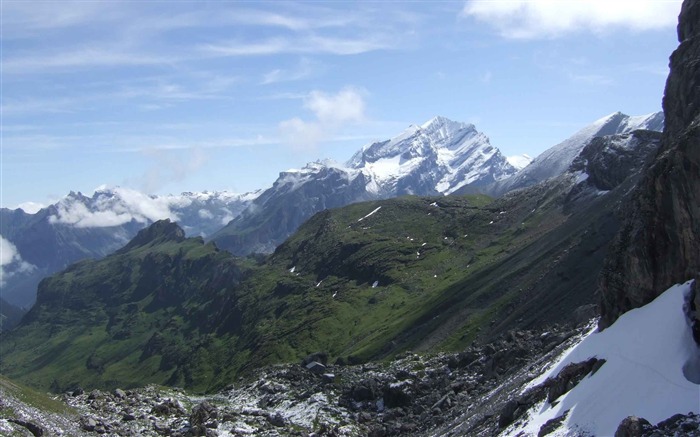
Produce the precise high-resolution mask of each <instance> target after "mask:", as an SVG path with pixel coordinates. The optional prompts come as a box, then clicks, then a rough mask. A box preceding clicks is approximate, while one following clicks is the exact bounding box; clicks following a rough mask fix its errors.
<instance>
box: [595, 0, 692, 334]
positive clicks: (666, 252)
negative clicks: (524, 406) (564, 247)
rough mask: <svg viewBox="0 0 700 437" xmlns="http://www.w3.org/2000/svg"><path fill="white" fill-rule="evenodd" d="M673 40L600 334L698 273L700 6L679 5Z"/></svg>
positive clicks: (607, 282) (604, 280)
mask: <svg viewBox="0 0 700 437" xmlns="http://www.w3.org/2000/svg"><path fill="white" fill-rule="evenodd" d="M678 38H679V41H680V45H679V47H678V49H676V51H675V52H674V53H673V54H672V55H671V60H670V67H671V71H670V74H669V77H668V80H667V82H666V91H665V95H664V100H663V109H664V114H665V118H666V125H665V128H664V132H663V138H662V145H661V148H660V149H659V152H658V154H657V156H656V159H655V160H654V161H653V163H652V165H651V166H650V167H649V168H648V169H647V170H646V173H645V175H644V177H643V178H642V180H641V181H640V182H639V185H638V186H637V188H636V193H635V194H634V195H633V197H632V199H631V201H630V202H629V204H628V205H627V206H626V207H625V208H623V209H622V211H623V213H624V214H625V216H626V217H625V221H624V223H623V225H622V228H621V230H620V233H619V234H618V236H617V237H616V240H615V241H614V243H613V245H612V246H611V249H610V252H609V254H608V259H607V261H606V265H605V267H604V269H603V273H602V275H601V280H600V303H601V320H600V327H601V328H605V327H607V326H609V325H610V324H612V323H613V322H614V321H615V320H616V319H617V318H618V317H619V316H620V315H621V314H622V313H624V312H625V311H627V310H629V309H632V308H636V307H639V306H642V305H644V304H646V303H648V302H650V301H651V300H653V299H654V298H655V297H656V296H658V295H659V294H660V293H662V292H663V291H664V290H666V289H667V288H668V287H669V286H671V285H673V284H675V283H679V282H683V281H686V280H687V279H689V278H693V277H696V275H697V274H698V271H699V270H700V237H699V235H700V0H686V1H685V2H684V3H683V7H682V9H681V14H680V16H679V25H678Z"/></svg>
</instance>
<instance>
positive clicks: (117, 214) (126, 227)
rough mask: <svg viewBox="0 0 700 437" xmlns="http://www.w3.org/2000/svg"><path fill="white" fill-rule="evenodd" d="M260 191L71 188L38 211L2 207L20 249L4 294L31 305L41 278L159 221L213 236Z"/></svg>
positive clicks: (6, 230)
mask: <svg viewBox="0 0 700 437" xmlns="http://www.w3.org/2000/svg"><path fill="white" fill-rule="evenodd" d="M256 195H257V194H256V193H249V194H233V193H228V192H212V193H209V192H204V193H183V194H181V195H175V196H173V195H169V196H148V195H145V194H143V193H140V192H138V191H135V190H131V189H127V188H119V187H117V188H99V189H97V190H96V191H95V192H94V194H93V195H92V196H91V197H88V196H85V195H83V194H82V193H79V192H78V193H74V192H71V193H69V194H68V195H67V196H66V197H64V198H63V199H61V200H59V201H58V202H56V203H55V204H53V205H50V206H48V207H46V208H43V209H41V210H39V211H37V212H36V213H34V214H27V213H26V212H24V211H23V210H22V209H14V210H11V209H7V208H3V209H2V210H0V214H1V217H2V223H1V224H0V236H1V237H2V238H3V239H4V240H5V241H7V242H9V244H10V245H11V246H10V247H12V248H13V249H12V250H13V252H16V253H15V254H14V255H15V259H14V261H13V262H12V263H8V264H6V265H3V266H2V268H3V274H4V279H5V284H3V287H2V291H1V293H0V295H1V296H2V297H3V298H4V299H6V300H7V301H8V302H10V303H12V304H14V305H17V306H20V307H27V306H29V305H31V304H32V303H33V302H34V297H35V294H36V286H37V284H38V283H39V281H40V280H41V279H42V278H44V277H46V276H48V275H50V274H52V273H55V272H57V271H59V270H61V269H63V268H65V267H66V266H68V265H69V264H71V263H73V262H76V261H78V260H81V259H85V258H101V257H103V256H105V255H107V254H109V253H112V252H113V251H114V250H116V249H118V248H120V247H122V246H123V245H124V244H125V243H126V242H128V241H129V240H130V239H131V238H132V237H133V236H134V235H136V233H137V232H138V231H139V230H140V229H142V228H144V227H145V226H147V225H149V224H150V223H153V222H154V221H156V220H160V219H164V218H170V219H173V220H177V221H178V222H180V224H181V225H182V228H183V229H184V230H185V232H186V233H187V234H188V235H195V236H196V235H199V236H204V235H209V234H211V233H212V232H214V231H215V230H217V229H219V228H221V226H223V225H224V224H225V223H227V222H228V221H230V220H231V219H232V218H233V217H235V216H236V215H238V214H239V213H240V212H241V211H242V210H243V209H244V208H245V207H246V206H247V205H248V204H249V203H250V201H251V200H252V199H254V198H255V196H256Z"/></svg>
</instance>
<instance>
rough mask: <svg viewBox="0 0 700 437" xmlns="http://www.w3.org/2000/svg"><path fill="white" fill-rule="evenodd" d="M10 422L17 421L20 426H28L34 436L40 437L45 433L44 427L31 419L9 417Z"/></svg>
mask: <svg viewBox="0 0 700 437" xmlns="http://www.w3.org/2000/svg"><path fill="white" fill-rule="evenodd" d="M8 422H12V423H15V424H17V425H19V426H23V427H25V428H27V430H28V431H29V432H31V433H32V435H34V437H40V436H43V435H45V431H44V428H42V427H41V426H39V425H37V424H36V423H34V422H29V421H26V420H21V419H8Z"/></svg>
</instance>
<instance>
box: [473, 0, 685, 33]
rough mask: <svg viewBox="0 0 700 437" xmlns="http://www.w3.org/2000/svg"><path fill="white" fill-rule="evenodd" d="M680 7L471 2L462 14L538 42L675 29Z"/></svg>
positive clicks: (650, 1)
mask: <svg viewBox="0 0 700 437" xmlns="http://www.w3.org/2000/svg"><path fill="white" fill-rule="evenodd" d="M680 5H681V2H680V0H679V1H675V0H672V1H659V0H615V1H610V0H570V1H569V0H567V1H562V0H512V1H483V0H469V1H467V3H466V4H465V5H464V8H463V10H462V15H464V16H467V17H474V18H476V19H478V20H480V21H483V22H486V23H488V24H490V25H492V26H494V27H495V28H496V29H498V31H499V33H500V34H501V35H502V36H504V37H507V38H518V39H535V38H551V37H556V36H559V35H562V34H566V33H570V32H577V31H591V32H594V33H600V32H602V31H605V30H607V29H610V28H624V29H631V30H637V31H640V30H652V29H659V28H666V27H673V26H675V25H676V23H677V21H678V13H679V11H680Z"/></svg>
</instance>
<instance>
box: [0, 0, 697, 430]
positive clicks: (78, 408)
mask: <svg viewBox="0 0 700 437" xmlns="http://www.w3.org/2000/svg"><path fill="white" fill-rule="evenodd" d="M679 20H680V21H679V26H678V36H679V41H680V42H681V44H680V46H679V48H678V49H677V50H676V51H675V52H674V54H673V55H672V57H671V65H670V66H671V69H670V75H669V79H668V82H667V86H666V90H665V97H664V105H663V106H664V115H665V119H664V120H663V123H664V126H663V132H658V131H656V130H654V129H660V123H661V122H662V121H661V119H660V116H659V115H651V116H645V117H628V116H624V115H622V114H613V115H611V116H609V117H605V118H604V119H601V120H599V121H598V122H596V123H594V125H592V126H591V127H589V128H586V129H584V130H582V131H580V132H579V133H578V134H577V136H575V137H576V138H577V139H576V140H575V141H574V140H571V141H565V142H563V143H561V144H559V145H557V146H555V147H553V148H552V149H550V150H548V151H547V152H545V153H544V154H543V155H544V156H541V157H538V158H536V159H535V160H533V162H532V163H530V164H529V165H527V166H525V167H524V168H523V169H522V170H520V171H517V170H516V169H515V168H514V167H513V166H512V165H511V164H509V163H508V159H507V158H504V157H503V156H502V155H501V154H500V153H498V151H497V150H494V149H493V148H492V147H491V146H490V145H489V144H488V141H485V140H484V137H483V136H482V135H481V134H479V133H478V132H476V131H475V129H474V128H473V126H470V125H463V124H459V123H454V122H449V121H448V120H445V119H440V118H436V119H433V120H431V121H430V122H429V123H427V124H425V125H423V126H421V127H411V128H409V129H408V130H407V131H405V132H404V133H403V134H402V135H400V136H398V137H397V138H395V139H394V140H389V141H386V142H382V143H375V144H372V145H369V146H367V147H365V148H363V149H362V150H361V151H359V152H358V153H357V154H355V155H354V156H353V158H352V159H351V160H350V161H348V163H346V164H344V165H338V164H333V163H327V162H319V163H314V164H312V165H309V166H307V167H306V168H305V169H303V170H301V171H289V172H284V173H282V174H281V175H280V179H278V181H277V182H276V183H275V185H273V187H272V188H271V189H269V190H266V191H264V192H261V193H259V195H257V197H255V198H254V199H249V200H246V201H249V203H248V204H247V206H245V208H244V209H243V211H242V212H241V213H240V215H239V216H238V217H237V218H234V219H233V220H232V221H230V222H229V223H228V225H227V226H226V227H225V228H224V230H226V231H227V232H223V231H217V232H215V233H213V234H212V235H211V236H208V237H207V238H208V239H210V240H209V241H207V240H205V238H203V237H202V236H194V237H189V238H188V237H187V235H186V231H185V229H183V227H181V226H179V225H178V224H176V223H174V222H173V220H171V218H165V219H163V220H157V221H154V222H153V223H152V224H147V223H148V222H149V221H150V219H149V220H145V222H146V223H141V222H139V220H133V219H132V221H131V222H129V223H134V224H141V225H142V226H145V227H143V228H142V229H140V230H138V231H137V233H136V234H135V236H134V237H133V238H131V239H130V240H129V241H128V242H126V243H125V244H123V245H122V246H121V247H120V248H119V249H117V250H116V251H114V252H112V253H111V254H107V255H106V256H104V257H103V258H101V259H91V260H83V261H80V262H77V263H74V264H72V265H70V266H69V267H67V268H65V269H64V270H62V271H61V272H59V273H56V274H54V275H52V276H50V277H49V278H46V279H44V280H43V281H41V283H40V284H39V287H38V293H37V299H36V304H35V305H34V306H33V307H32V308H31V309H30V310H29V311H28V313H27V314H26V315H24V316H23V317H22V320H21V322H20V323H19V324H18V325H17V326H16V327H14V328H12V329H9V330H3V332H2V333H0V374H2V376H1V377H0V394H1V395H2V408H0V433H7V434H19V433H25V434H26V433H27V432H30V433H31V434H33V435H42V434H45V433H49V432H51V433H56V434H69V435H93V434H94V433H100V434H115V435H153V436H155V435H191V436H196V435H208V436H214V435H239V434H253V435H304V434H311V433H314V434H316V435H372V436H388V435H412V436H413V435H424V436H448V435H449V436H454V435H474V436H476V435H493V436H499V437H510V436H538V437H539V436H546V435H558V436H573V435H606V436H607V435H616V436H644V437H651V436H659V435H689V436H696V435H700V404H698V399H700V346H698V345H699V344H700V315H699V314H698V311H697V309H698V308H700V293H699V292H698V286H697V282H696V281H697V279H698V269H699V268H700V242H699V241H698V235H700V211H698V193H699V192H700V191H699V190H698V187H699V186H700V180H699V178H700V152H699V151H700V147H698V146H700V144H698V142H699V139H700V135H699V131H698V130H699V129H700V128H699V126H700V115H699V114H700V112H699V111H700V109H699V108H700V104H698V102H700V95H699V94H698V92H697V90H698V89H700V87H698V82H699V80H700V79H698V78H700V74H699V73H700V62H699V60H700V27H699V26H698V23H700V1H698V0H685V1H684V3H683V7H682V10H681V15H680V18H679ZM640 128H645V129H640ZM448 133H449V135H448ZM601 133H604V135H602V134H601ZM599 134H600V135H599ZM456 150H460V151H466V150H469V151H470V153H469V156H467V157H458V156H457V155H459V154H461V152H460V153H459V154H455V153H454V152H455V151H456ZM466 161H470V162H471V164H469V165H463V164H464V163H465V162H466ZM474 168H476V169H477V170H478V169H488V170H486V171H483V172H480V171H477V170H474ZM418 169H420V170H418ZM472 170H474V171H472ZM324 181H327V182H324ZM349 187H352V188H349ZM504 187H505V188H504ZM333 190H335V191H333ZM420 190H428V191H429V192H427V194H428V195H417V194H420ZM500 190H502V191H503V193H502V194H501V195H499V196H496V197H491V196H489V195H486V194H484V193H497V192H499V191H500ZM462 191H466V192H469V194H464V195H459V194H458V193H460V192H462ZM447 192H449V195H444V193H447ZM329 193H330V194H329ZM387 193H393V194H387ZM334 194H335V195H336V196H337V197H341V198H342V199H344V200H346V201H347V202H348V204H347V205H345V206H339V207H337V208H329V207H328V203H330V202H332V201H333V198H334ZM385 194H387V195H388V198H381V196H384V195H385ZM363 196H370V197H369V198H364V197H363ZM371 196H377V197H376V198H375V197H371ZM251 197H253V196H251ZM283 199H288V200H289V199H293V200H294V202H295V203H294V204H289V205H287V207H282V206H280V205H283V204H284V201H283ZM319 204H325V206H324V209H322V210H320V211H315V210H314V208H316V206H317V205H319ZM292 206H295V207H297V209H296V210H289V207H292ZM285 211H291V212H285ZM14 213H17V212H14ZM197 214H199V213H197ZM255 214H260V215H258V218H259V220H258V221H257V222H255V221H254V220H253V219H252V218H251V217H253V216H255ZM295 214H309V215H310V217H309V218H308V219H306V220H304V221H303V223H302V224H301V225H299V226H298V227H297V228H295V225H294V222H295V220H296V216H295ZM103 215H105V216H107V217H108V218H109V219H110V220H112V219H113V218H114V217H113V214H111V213H110V214H103ZM204 215H206V214H204ZM98 216H99V217H100V218H104V217H102V215H98ZM141 216H142V217H146V216H145V215H144V214H142V215H141ZM50 217H54V218H50ZM60 217H64V219H61V218H59V212H58V209H56V211H54V212H53V213H52V214H50V215H49V216H48V217H46V221H47V222H48V223H49V224H56V223H58V220H64V221H66V222H71V220H68V219H67V217H72V216H71V215H69V214H66V213H61V214H60ZM117 217H119V215H118V214H117ZM244 219H245V220H244ZM246 220H247V222H246ZM266 220H267V221H266ZM273 220H274V221H277V220H279V223H281V224H284V228H283V229H282V232H280V233H275V232H273V231H274V226H272V225H273V224H274V222H272V221H273ZM77 223H81V222H80V220H78V221H75V222H73V225H75V224H77ZM112 223H113V222H112ZM124 223H126V222H124ZM124 223H122V224H121V225H123V224H124ZM236 223H238V224H239V225H237V226H239V227H237V228H236V227H234V229H233V231H232V230H231V227H232V226H233V225H234V224H236ZM241 223H248V225H247V227H241V226H242V225H240V224H241ZM256 223H257V224H258V226H257V227H253V226H254V225H255V224H256ZM62 224H63V225H66V224H68V223H62ZM113 225H114V223H113ZM292 228H295V230H294V229H292ZM78 229H84V228H80V227H78ZM86 229H92V228H89V227H87V228H86ZM283 232H290V233H291V235H290V236H289V237H287V238H286V239H284V241H283V242H282V243H281V244H279V245H278V246H277V247H276V248H275V249H274V251H273V252H272V253H270V254H269V255H263V254H256V255H253V256H247V257H239V256H234V255H233V254H231V253H230V252H229V251H227V250H222V248H221V245H222V244H221V243H225V244H230V245H232V247H236V246H238V247H243V244H244V243H246V244H248V246H246V247H248V248H249V249H248V250H254V249H256V248H262V249H265V245H264V244H263V243H264V241H267V240H264V238H263V237H265V238H268V240H269V239H272V238H277V236H278V235H281V234H282V233H283ZM253 234H257V235H253ZM3 235H4V234H3ZM251 235H252V237H251ZM222 237H227V238H228V239H223V238H222ZM14 244H15V243H14V241H12V240H9V241H6V240H3V247H4V248H10V249H12V250H15V249H13V248H19V245H17V246H15V245H14ZM15 255H16V256H15ZM5 258H7V257H5ZM5 258H4V261H5ZM10 258H11V259H10V263H14V264H16V265H21V264H22V263H27V264H29V262H28V261H25V260H24V254H21V253H20V254H14V253H13V256H12V257H10ZM10 263H6V265H9V264H10ZM24 267H25V268H26V269H31V267H27V266H24ZM598 316H600V317H598ZM28 386H33V387H34V389H32V388H30V387H28ZM175 387H182V388H175ZM36 389H38V390H39V391H37V390H36ZM86 389H87V390H86ZM46 390H51V391H52V392H54V393H61V395H60V396H59V397H53V398H49V397H48V396H46V395H45V394H43V393H42V392H45V391H46ZM202 393H204V394H202Z"/></svg>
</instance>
